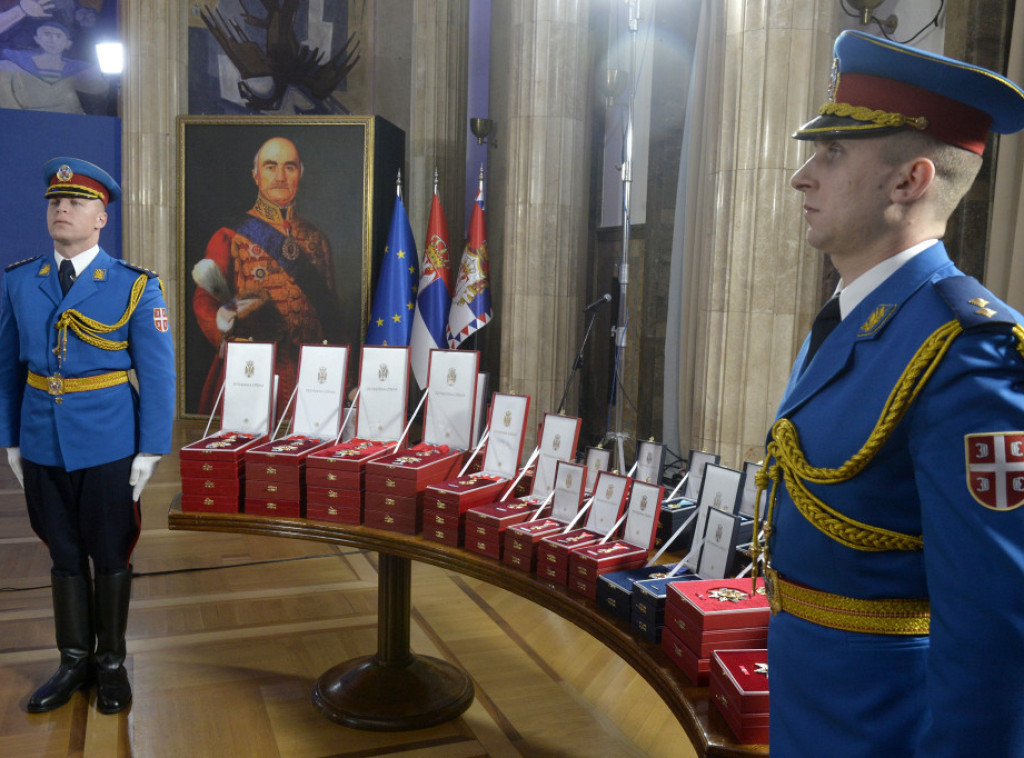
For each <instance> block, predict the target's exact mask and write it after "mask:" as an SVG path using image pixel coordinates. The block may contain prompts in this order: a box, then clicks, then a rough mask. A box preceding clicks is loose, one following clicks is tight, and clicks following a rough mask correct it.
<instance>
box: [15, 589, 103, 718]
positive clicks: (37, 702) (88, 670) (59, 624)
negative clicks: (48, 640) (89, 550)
mask: <svg viewBox="0 0 1024 758" xmlns="http://www.w3.org/2000/svg"><path fill="white" fill-rule="evenodd" d="M50 581H51V588H52V593H53V623H54V627H55V628H56V631H57V649H58V650H60V667H59V668H58V669H57V673H55V674H54V675H53V676H51V677H50V679H49V680H48V681H47V682H46V684H44V685H43V686H42V687H40V688H39V689H38V690H36V691H35V693H33V695H32V697H30V698H29V699H28V712H29V713H45V712H46V711H52V710H53V709H54V708H59V707H60V706H62V705H64V703H66V702H67V701H68V700H70V699H71V696H72V695H74V694H75V693H76V692H78V690H81V689H88V688H89V687H90V686H91V685H92V667H91V666H90V664H89V658H90V656H91V655H92V640H93V634H92V621H91V618H90V617H91V613H90V605H91V603H90V599H91V597H92V590H91V588H90V587H89V577H88V576H84V575H79V576H57V575H56V574H53V575H51V578H50Z"/></svg>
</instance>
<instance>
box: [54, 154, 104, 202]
mask: <svg viewBox="0 0 1024 758" xmlns="http://www.w3.org/2000/svg"><path fill="white" fill-rule="evenodd" d="M43 179H44V180H45V181H46V194H45V195H44V197H47V198H50V197H85V198H90V199H97V200H102V201H103V204H104V205H106V204H107V203H112V202H113V201H115V200H117V199H118V198H119V197H121V187H120V186H119V185H118V183H117V182H115V181H114V179H113V177H111V176H110V174H108V173H107V172H106V171H104V170H103V169H101V168H100V167H99V166H96V165H94V164H92V163H89V161H83V160H81V159H80V158H67V157H58V158H51V159H50V160H48V161H47V162H46V163H44V164H43Z"/></svg>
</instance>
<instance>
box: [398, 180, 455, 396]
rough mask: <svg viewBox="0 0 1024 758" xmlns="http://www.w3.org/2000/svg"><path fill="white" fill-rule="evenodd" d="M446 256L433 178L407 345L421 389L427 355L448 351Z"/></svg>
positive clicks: (449, 284)
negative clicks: (428, 214)
mask: <svg viewBox="0 0 1024 758" xmlns="http://www.w3.org/2000/svg"><path fill="white" fill-rule="evenodd" d="M449 261H450V257H449V255H448V222H447V221H445V218H444V211H442V210H441V199H440V198H439V197H438V196H437V178H436V177H435V178H434V199H433V200H432V201H431V203H430V220H429V221H428V222H427V244H426V246H425V247H424V249H423V260H422V262H421V263H420V288H419V292H418V293H417V296H416V313H415V314H414V315H413V320H412V338H411V340H410V341H409V347H410V351H409V352H410V361H411V363H412V373H413V376H415V377H416V381H417V382H418V383H419V385H420V389H423V388H425V387H426V386H427V369H428V367H429V364H430V351H431V350H436V349H440V348H447V347H448V335H447V332H446V330H447V328H448V309H449V308H450V307H451V304H452V274H451V266H450V263H449Z"/></svg>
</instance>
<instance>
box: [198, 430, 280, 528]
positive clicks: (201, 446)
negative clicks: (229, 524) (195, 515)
mask: <svg viewBox="0 0 1024 758" xmlns="http://www.w3.org/2000/svg"><path fill="white" fill-rule="evenodd" d="M266 439H267V436H266V435H265V434H260V435H255V434H242V433H239V432H219V433H217V434H214V435H212V436H210V437H204V438H203V439H201V440H199V441H198V442H193V443H191V444H189V445H186V446H185V447H183V448H182V449H181V450H180V451H179V453H178V457H179V459H180V462H181V509H182V510H183V511H209V512H211V513H238V512H239V511H240V510H241V509H242V498H243V497H244V493H245V468H244V465H243V462H242V460H243V459H242V456H243V455H244V453H245V451H246V449H248V448H251V447H255V446H256V445H258V444H260V443H261V442H263V441H265V440H266Z"/></svg>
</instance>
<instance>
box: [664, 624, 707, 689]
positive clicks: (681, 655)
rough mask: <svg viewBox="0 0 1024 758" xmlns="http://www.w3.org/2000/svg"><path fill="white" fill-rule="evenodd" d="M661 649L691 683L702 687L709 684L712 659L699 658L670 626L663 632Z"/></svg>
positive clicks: (666, 626)
mask: <svg viewBox="0 0 1024 758" xmlns="http://www.w3.org/2000/svg"><path fill="white" fill-rule="evenodd" d="M661 649H662V650H664V651H665V655H667V656H668V657H669V658H670V659H671V660H672V662H673V663H675V664H676V665H677V666H678V667H679V668H680V669H682V671H683V673H684V674H686V678H687V679H689V680H690V681H691V682H693V683H694V684H696V685H699V686H702V687H703V686H704V685H706V684H707V683H708V679H709V678H710V675H711V659H710V658H701V657H699V656H698V655H697V654H696V653H695V652H693V651H692V650H691V649H690V648H689V646H687V645H686V643H684V642H682V641H681V640H680V639H679V638H678V637H676V635H675V634H674V633H673V632H672V629H671V628H670V627H669V626H668V624H666V625H665V627H664V628H663V629H662V630H661Z"/></svg>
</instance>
